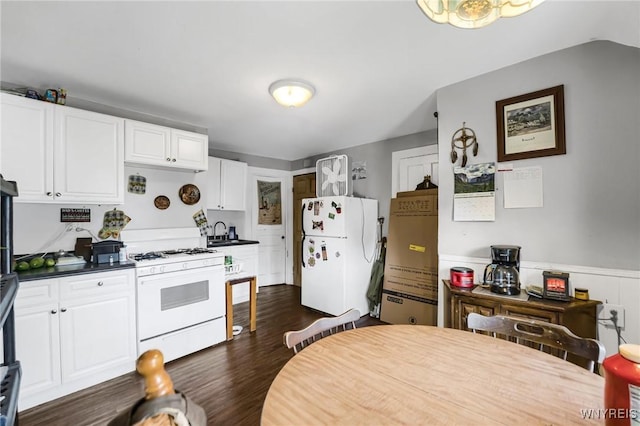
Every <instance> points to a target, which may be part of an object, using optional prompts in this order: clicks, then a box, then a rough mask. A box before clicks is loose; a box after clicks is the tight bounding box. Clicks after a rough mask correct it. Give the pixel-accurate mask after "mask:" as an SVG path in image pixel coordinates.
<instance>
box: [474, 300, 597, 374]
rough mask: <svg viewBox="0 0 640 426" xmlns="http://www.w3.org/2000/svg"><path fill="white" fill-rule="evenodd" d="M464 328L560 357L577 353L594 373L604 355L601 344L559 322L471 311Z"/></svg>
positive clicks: (563, 357)
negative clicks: (530, 346)
mask: <svg viewBox="0 0 640 426" xmlns="http://www.w3.org/2000/svg"><path fill="white" fill-rule="evenodd" d="M467 327H468V328H469V329H470V330H472V331H473V332H474V333H475V332H476V331H486V332H489V333H490V334H491V335H492V336H493V337H496V335H504V336H507V337H510V338H512V339H515V342H516V343H520V344H529V345H531V344H532V345H533V346H534V347H535V346H537V347H538V349H539V350H541V351H545V352H555V353H556V354H557V355H558V356H560V357H561V358H562V359H564V360H566V359H567V354H573V355H577V356H579V357H581V358H584V359H586V360H587V361H588V363H587V369H588V370H590V371H592V372H596V364H601V363H602V361H604V357H605V355H606V351H605V348H604V345H603V344H602V343H600V342H599V341H598V340H595V339H589V338H584V337H579V336H576V335H575V334H574V333H573V332H572V331H571V330H569V329H568V328H567V327H565V326H563V325H559V324H552V323H548V322H544V321H536V320H531V319H526V318H517V317H511V316H505V315H495V316H492V317H486V316H484V315H480V314H477V313H475V312H472V313H470V314H469V315H467ZM550 349H555V350H556V351H551V350H550Z"/></svg>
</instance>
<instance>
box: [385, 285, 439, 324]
mask: <svg viewBox="0 0 640 426" xmlns="http://www.w3.org/2000/svg"><path fill="white" fill-rule="evenodd" d="M404 296H405V297H402V296H401V295H399V294H396V293H389V292H385V291H383V292H382V304H381V307H380V312H381V316H380V319H381V320H382V321H384V322H388V323H389V324H420V325H436V324H437V322H438V304H437V302H436V303H430V302H429V301H426V300H424V299H422V300H420V299H419V298H415V297H412V296H410V295H404Z"/></svg>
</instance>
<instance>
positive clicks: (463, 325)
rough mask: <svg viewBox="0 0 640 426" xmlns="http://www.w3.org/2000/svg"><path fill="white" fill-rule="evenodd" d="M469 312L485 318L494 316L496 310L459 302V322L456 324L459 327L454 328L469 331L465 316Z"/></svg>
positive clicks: (491, 307)
mask: <svg viewBox="0 0 640 426" xmlns="http://www.w3.org/2000/svg"><path fill="white" fill-rule="evenodd" d="M471 312H474V313H476V314H480V315H484V316H485V317H491V316H493V315H495V312H496V308H495V307H494V306H491V305H488V306H483V305H479V304H476V303H467V302H463V301H461V302H460V322H459V323H458V325H459V327H456V328H460V329H461V330H469V327H468V326H467V316H468V315H469V314H470V313H471Z"/></svg>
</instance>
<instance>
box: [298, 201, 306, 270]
mask: <svg viewBox="0 0 640 426" xmlns="http://www.w3.org/2000/svg"><path fill="white" fill-rule="evenodd" d="M305 207H306V204H305V203H302V212H301V216H300V228H301V231H302V241H300V260H301V261H302V267H303V268H306V267H307V265H305V263H304V239H305V238H306V236H307V234H306V233H305V232H304V210H305Z"/></svg>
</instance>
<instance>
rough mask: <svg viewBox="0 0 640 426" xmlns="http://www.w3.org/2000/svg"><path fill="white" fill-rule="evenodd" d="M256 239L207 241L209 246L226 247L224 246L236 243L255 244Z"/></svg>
mask: <svg viewBox="0 0 640 426" xmlns="http://www.w3.org/2000/svg"><path fill="white" fill-rule="evenodd" d="M255 243H256V242H255V241H250V240H209V241H207V247H209V248H211V247H224V246H234V245H242V244H255Z"/></svg>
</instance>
